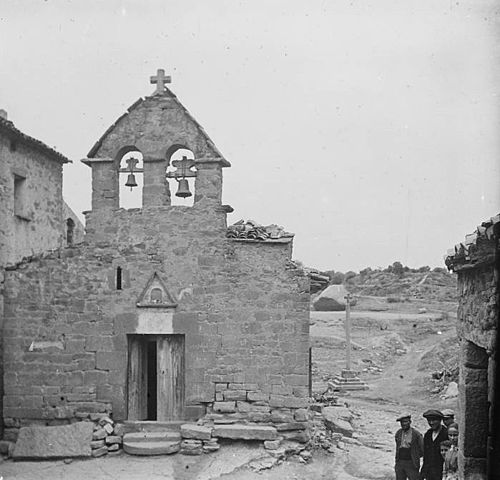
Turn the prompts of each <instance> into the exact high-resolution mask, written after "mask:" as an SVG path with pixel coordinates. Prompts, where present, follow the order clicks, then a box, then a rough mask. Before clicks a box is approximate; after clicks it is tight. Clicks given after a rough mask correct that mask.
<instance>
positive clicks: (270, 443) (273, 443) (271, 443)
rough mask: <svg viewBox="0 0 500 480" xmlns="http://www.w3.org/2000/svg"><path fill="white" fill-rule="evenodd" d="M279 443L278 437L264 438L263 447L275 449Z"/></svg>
mask: <svg viewBox="0 0 500 480" xmlns="http://www.w3.org/2000/svg"><path fill="white" fill-rule="evenodd" d="M280 443H281V440H280V439H278V440H266V441H265V442H264V448H265V449H266V450H276V449H278V448H279V446H280Z"/></svg>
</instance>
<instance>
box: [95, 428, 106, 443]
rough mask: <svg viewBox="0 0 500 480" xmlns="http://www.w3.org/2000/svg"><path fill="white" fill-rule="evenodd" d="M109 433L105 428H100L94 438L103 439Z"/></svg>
mask: <svg viewBox="0 0 500 480" xmlns="http://www.w3.org/2000/svg"><path fill="white" fill-rule="evenodd" d="M107 435H108V432H106V430H104V428H98V429H97V430H96V431H95V432H94V433H93V435H92V440H103V439H104V438H106V437H107Z"/></svg>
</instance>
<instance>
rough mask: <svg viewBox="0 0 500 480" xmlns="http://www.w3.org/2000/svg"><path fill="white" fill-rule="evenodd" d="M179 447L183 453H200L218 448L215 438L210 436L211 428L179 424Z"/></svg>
mask: <svg viewBox="0 0 500 480" xmlns="http://www.w3.org/2000/svg"><path fill="white" fill-rule="evenodd" d="M181 437H182V442H181V449H180V453H181V454H183V455H201V454H202V453H210V452H215V451H217V450H219V448H220V445H219V442H218V439H217V438H214V437H212V429H211V428H209V427H204V426H202V425H191V424H184V425H182V426H181Z"/></svg>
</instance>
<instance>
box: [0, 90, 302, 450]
mask: <svg viewBox="0 0 500 480" xmlns="http://www.w3.org/2000/svg"><path fill="white" fill-rule="evenodd" d="M179 149H187V150H190V151H191V152H192V154H193V158H194V160H195V166H196V170H195V184H194V189H195V192H194V204H193V206H192V207H185V206H172V205H171V202H170V188H169V184H168V180H167V179H166V178H165V173H166V171H167V167H168V166H169V165H170V164H171V158H172V155H174V154H175V153H176V152H177V151H178V150H179ZM130 152H137V153H140V154H141V155H142V158H143V171H142V172H137V173H135V174H136V175H143V178H144V186H143V191H142V208H140V209H130V210H124V209H122V208H119V182H120V181H123V179H122V178H121V175H120V173H119V169H120V163H121V161H122V159H123V157H124V155H126V154H129V153H130ZM84 162H85V163H86V164H87V165H89V166H90V167H91V168H92V210H91V211H89V212H86V235H85V238H84V241H83V243H81V244H79V245H75V246H70V247H66V248H60V249H58V250H55V251H53V252H49V253H46V254H42V255H39V256H37V257H35V258H31V259H30V260H25V261H22V262H20V263H18V264H16V265H15V266H12V267H9V268H8V269H7V271H6V272H5V302H4V326H3V336H4V345H5V351H4V385H5V395H4V409H3V417H4V422H5V426H6V429H5V436H6V438H8V439H10V440H15V438H16V436H17V432H18V429H19V428H20V427H22V426H28V425H59V424H65V423H71V422H75V421H77V420H78V419H79V418H81V417H82V412H83V414H85V415H86V414H88V413H89V412H90V413H91V412H96V413H106V414H109V415H110V416H112V418H113V420H114V421H121V420H127V419H129V420H150V421H160V420H166V421H169V420H197V419H200V418H205V420H206V421H209V422H211V423H213V424H219V425H223V424H232V423H248V424H260V425H278V424H279V425H281V428H280V431H281V432H283V433H282V436H284V437H286V438H298V439H299V440H300V441H306V440H307V433H306V432H305V430H304V429H305V427H306V426H307V412H306V410H304V409H305V408H306V407H307V405H308V398H309V391H308V383H309V378H308V358H309V357H308V351H309V279H308V277H307V276H306V275H305V273H304V272H303V271H302V270H301V269H300V268H297V267H296V266H295V265H294V264H293V263H292V262H291V254H292V238H291V237H288V238H274V239H272V238H271V239H267V240H264V241H263V240H254V239H243V240H242V239H234V238H227V237H226V233H227V222H226V215H227V213H228V211H231V208H230V207H228V206H225V205H222V203H221V196H222V169H223V168H225V167H228V166H230V164H229V162H227V160H225V159H224V158H223V156H222V155H221V153H220V152H219V151H218V150H217V148H216V147H215V146H214V144H213V143H212V141H211V140H210V139H209V138H208V136H207V135H206V133H205V132H204V131H203V129H202V128H201V127H200V125H199V124H198V123H197V122H196V121H195V120H194V118H193V117H192V116H191V115H190V114H189V113H188V112H187V110H186V109H185V108H184V107H183V106H182V105H181V103H180V102H179V101H178V100H177V98H176V97H175V95H174V94H173V93H172V92H171V91H170V90H168V89H167V88H164V87H163V88H162V89H160V91H157V92H155V94H153V95H152V96H150V97H146V98H145V99H140V100H138V101H137V102H136V103H135V104H134V105H132V106H131V107H130V108H129V110H128V111H127V113H125V114H124V115H123V116H122V117H120V118H119V119H118V120H117V121H116V122H115V123H114V124H113V125H112V127H110V129H108V131H107V132H106V133H105V134H104V135H103V137H101V139H100V140H99V141H98V142H97V143H96V145H95V146H94V147H93V148H92V150H91V151H90V153H89V155H88V158H87V159H85V160H84ZM173 183H174V184H175V181H174V182H173ZM280 434H281V433H280Z"/></svg>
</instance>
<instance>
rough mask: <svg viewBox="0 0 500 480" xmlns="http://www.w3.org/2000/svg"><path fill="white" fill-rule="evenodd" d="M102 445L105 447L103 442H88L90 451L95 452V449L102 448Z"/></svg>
mask: <svg viewBox="0 0 500 480" xmlns="http://www.w3.org/2000/svg"><path fill="white" fill-rule="evenodd" d="M104 445H106V442H105V441H104V440H92V441H91V442H90V448H91V449H92V450H95V449H96V448H101V447H104Z"/></svg>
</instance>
